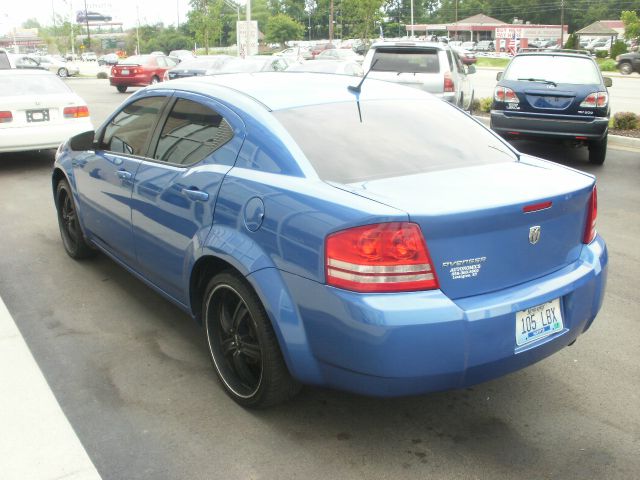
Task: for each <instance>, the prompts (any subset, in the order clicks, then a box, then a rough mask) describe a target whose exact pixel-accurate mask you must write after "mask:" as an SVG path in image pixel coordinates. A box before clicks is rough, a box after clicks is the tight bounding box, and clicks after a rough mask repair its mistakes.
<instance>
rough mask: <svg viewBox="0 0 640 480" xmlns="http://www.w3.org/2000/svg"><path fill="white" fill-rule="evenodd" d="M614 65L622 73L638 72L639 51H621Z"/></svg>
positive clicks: (639, 70)
mask: <svg viewBox="0 0 640 480" xmlns="http://www.w3.org/2000/svg"><path fill="white" fill-rule="evenodd" d="M616 67H617V68H618V70H620V73H622V74H623V75H629V74H630V73H633V72H638V73H640V52H632V53H623V54H622V55H618V56H617V57H616Z"/></svg>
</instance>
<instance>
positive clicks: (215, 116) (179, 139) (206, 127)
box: [153, 98, 233, 165]
mask: <svg viewBox="0 0 640 480" xmlns="http://www.w3.org/2000/svg"><path fill="white" fill-rule="evenodd" d="M232 138H233V130H232V128H231V126H230V125H229V124H228V123H227V121H226V120H225V119H224V118H222V115H220V114H219V113H217V112H216V111H214V110H212V109H211V108H209V107H206V106H204V105H202V104H200V103H197V102H193V101H191V100H185V99H182V98H181V99H178V101H177V102H176V103H175V105H174V106H173V109H172V110H171V113H170V114H169V117H168V118H167V121H166V123H165V124H164V127H163V128H162V133H161V134H160V139H159V140H158V147H157V148H156V152H155V155H154V157H153V158H155V159H156V160H161V161H163V162H168V163H173V164H178V165H193V164H194V163H198V162H199V161H201V160H203V159H205V158H206V157H208V156H209V155H211V154H212V153H213V152H215V151H216V150H218V149H219V148H220V147H222V146H223V145H224V144H225V143H227V142H228V141H229V140H231V139H232Z"/></svg>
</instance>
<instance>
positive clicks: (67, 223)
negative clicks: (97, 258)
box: [56, 180, 97, 260]
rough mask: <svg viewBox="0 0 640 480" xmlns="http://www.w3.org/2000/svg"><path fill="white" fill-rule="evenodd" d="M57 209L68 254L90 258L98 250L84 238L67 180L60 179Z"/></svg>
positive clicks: (57, 190)
mask: <svg viewBox="0 0 640 480" xmlns="http://www.w3.org/2000/svg"><path fill="white" fill-rule="evenodd" d="M56 209H57V211H58V225H59V227H60V236H61V237H62V244H63V245H64V249H65V251H66V252H67V254H68V255H69V256H70V257H71V258H74V259H76V260H79V259H82V258H89V257H92V256H94V255H95V254H96V253H97V252H96V250H95V249H94V248H92V247H91V245H90V244H89V243H87V241H86V240H85V238H84V234H83V233H82V228H81V227H80V220H79V219H78V213H77V210H76V205H75V202H74V201H73V194H72V192H71V187H69V183H68V182H67V181H66V180H60V182H58V186H57V188H56Z"/></svg>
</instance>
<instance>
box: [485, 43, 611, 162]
mask: <svg viewBox="0 0 640 480" xmlns="http://www.w3.org/2000/svg"><path fill="white" fill-rule="evenodd" d="M497 79H498V84H497V85H496V88H495V90H494V96H493V103H492V105H491V128H492V129H493V130H494V131H496V132H497V133H498V134H500V135H502V136H503V137H505V138H508V139H514V138H527V137H532V138H537V139H543V140H561V141H567V140H568V141H571V142H572V143H574V144H575V143H577V144H581V145H586V146H588V148H589V161H590V162H591V163H594V164H598V165H600V164H602V163H604V160H605V156H606V153H607V135H608V133H609V114H610V109H609V93H608V91H607V87H610V86H611V84H612V82H611V79H610V78H608V77H604V78H603V76H602V73H601V72H600V69H599V68H598V65H597V64H596V62H595V60H594V59H593V58H592V57H591V56H589V55H587V54H586V53H580V52H579V51H575V50H573V51H566V50H549V51H525V52H523V53H519V54H518V55H516V56H515V57H513V58H512V59H511V62H509V65H507V69H506V70H505V71H504V72H500V73H498V75H497Z"/></svg>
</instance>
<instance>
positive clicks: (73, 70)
mask: <svg viewBox="0 0 640 480" xmlns="http://www.w3.org/2000/svg"><path fill="white" fill-rule="evenodd" d="M30 58H33V59H34V60H35V61H36V62H38V65H40V68H42V69H43V70H49V71H50V72H51V73H55V74H56V75H58V76H59V77H62V78H66V77H69V76H71V75H78V74H79V73H80V69H79V68H78V67H77V66H76V65H72V64H70V63H67V62H66V61H63V60H61V59H59V58H56V57H53V56H51V55H40V56H31V57H30Z"/></svg>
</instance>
